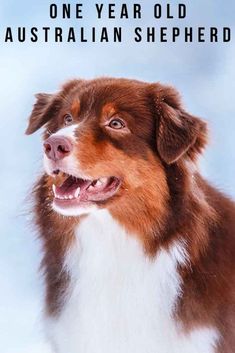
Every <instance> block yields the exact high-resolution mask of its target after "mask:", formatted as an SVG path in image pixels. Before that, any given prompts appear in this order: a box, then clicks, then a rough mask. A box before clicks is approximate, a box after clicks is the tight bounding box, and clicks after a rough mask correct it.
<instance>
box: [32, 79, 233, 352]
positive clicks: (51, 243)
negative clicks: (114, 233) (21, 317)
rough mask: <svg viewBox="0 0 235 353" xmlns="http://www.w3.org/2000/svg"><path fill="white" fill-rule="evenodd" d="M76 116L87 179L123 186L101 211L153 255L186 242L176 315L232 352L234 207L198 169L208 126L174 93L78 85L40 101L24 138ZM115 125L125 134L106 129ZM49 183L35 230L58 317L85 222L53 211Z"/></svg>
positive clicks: (119, 82) (104, 82)
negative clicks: (213, 334) (67, 257)
mask: <svg viewBox="0 0 235 353" xmlns="http://www.w3.org/2000/svg"><path fill="white" fill-rule="evenodd" d="M65 114H72V115H73V117H74V119H75V122H79V123H80V126H81V129H79V130H78V131H77V144H76V152H75V153H76V157H77V159H78V160H79V164H80V167H81V169H82V171H83V172H84V173H85V174H88V175H90V176H91V177H94V178H99V177H102V176H104V175H113V176H117V177H119V178H120V179H121V180H122V185H121V188H120V190H119V191H118V193H117V194H116V195H114V196H113V197H112V198H111V199H109V200H106V201H105V202H101V203H100V204H99V207H101V208H102V207H106V208H108V209H109V210H110V212H111V213H112V215H113V217H114V218H116V219H117V220H118V221H119V222H120V223H121V224H122V225H123V226H124V227H126V229H127V230H129V231H131V232H132V233H134V234H136V235H137V236H138V238H139V239H140V241H141V242H142V244H143V247H144V249H145V251H146V256H155V255H156V253H157V251H158V249H159V247H160V246H161V247H165V248H168V247H169V246H170V244H171V243H172V241H174V240H176V239H178V238H181V239H182V238H183V239H184V241H185V244H186V249H187V252H188V254H189V263H188V266H187V267H186V268H185V267H184V268H180V269H179V270H180V273H181V276H182V279H183V286H182V297H181V299H180V301H179V303H178V306H177V309H176V312H175V315H176V317H177V318H178V320H180V321H181V323H182V325H183V327H184V328H185V330H186V331H187V330H190V329H192V328H194V327H200V326H209V327H210V326H214V327H216V328H217V329H218V330H219V332H220V334H221V339H220V342H219V347H218V352H220V353H232V352H233V351H234V347H235V266H234V265H235V205H234V203H233V202H232V201H231V200H229V199H228V198H227V197H225V196H224V195H223V194H222V193H220V192H219V191H217V190H216V189H214V188H213V187H212V186H210V185H209V184H208V183H207V182H206V181H205V180H204V179H203V178H202V177H201V176H200V174H199V173H198V172H197V171H196V170H194V169H193V168H192V166H194V165H195V163H196V160H197V156H198V155H199V154H200V153H201V152H202V150H203V148H204V147H205V144H206V141H207V128H206V124H205V122H203V121H202V120H201V119H199V118H196V117H193V116H192V115H190V114H188V113H187V112H185V110H184V109H183V108H182V105H181V103H180V99H179V96H178V94H177V92H176V91H175V90H174V89H173V88H171V87H165V86H163V85H160V84H159V83H157V84H148V83H143V82H139V81H135V80H126V79H111V78H101V79H96V80H92V81H83V80H73V81H71V82H69V83H67V84H66V85H64V86H63V88H62V90H61V91H60V92H59V93H57V94H55V95H54V96H53V95H44V94H40V95H38V96H37V102H36V104H35V106H34V110H33V112H32V115H31V117H30V123H29V127H28V129H27V133H28V134H30V133H33V132H34V131H36V130H37V129H38V128H40V127H41V126H43V125H45V124H46V132H45V134H44V137H45V138H46V137H48V134H51V133H53V132H55V131H57V130H58V129H59V128H61V127H62V126H63V117H64V115H65ZM112 116H119V117H121V118H122V119H123V120H125V121H126V123H127V126H128V128H127V129H126V130H123V131H122V132H121V131H120V132H118V133H117V132H115V131H111V130H108V129H107V128H106V125H105V124H106V122H107V121H108V120H109V119H110V118H111V117H112ZM51 179H52V178H51V177H50V176H46V175H44V176H43V177H42V178H41V179H40V180H39V182H38V184H37V186H36V188H35V194H36V207H35V215H36V223H37V225H38V227H39V231H40V234H41V237H42V239H43V241H44V251H45V256H44V262H43V266H44V269H45V274H46V282H47V310H48V312H49V313H50V314H54V315H56V313H57V312H58V310H60V308H61V306H62V305H63V303H61V298H62V296H61V293H62V292H64V291H66V287H67V283H68V282H69V275H68V273H65V272H64V270H63V268H62V261H63V255H64V254H65V251H66V249H68V247H69V246H70V245H71V242H72V241H73V237H74V235H73V229H74V225H75V224H77V223H78V222H79V218H75V217H62V216H60V215H58V214H56V213H55V212H54V211H52V210H51V202H52V194H51V183H52V180H51Z"/></svg>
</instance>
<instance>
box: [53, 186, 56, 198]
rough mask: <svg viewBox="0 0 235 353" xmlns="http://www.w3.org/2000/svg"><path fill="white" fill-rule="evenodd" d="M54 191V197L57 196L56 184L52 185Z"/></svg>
mask: <svg viewBox="0 0 235 353" xmlns="http://www.w3.org/2000/svg"><path fill="white" fill-rule="evenodd" d="M52 190H53V193H54V195H55V196H56V187H55V184H52Z"/></svg>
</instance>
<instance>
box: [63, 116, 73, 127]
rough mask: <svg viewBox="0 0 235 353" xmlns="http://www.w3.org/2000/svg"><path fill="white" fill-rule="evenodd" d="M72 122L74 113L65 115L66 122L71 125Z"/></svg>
mask: <svg viewBox="0 0 235 353" xmlns="http://www.w3.org/2000/svg"><path fill="white" fill-rule="evenodd" d="M72 122H73V117H72V115H70V114H66V115H65V116H64V124H65V125H70V124H72Z"/></svg>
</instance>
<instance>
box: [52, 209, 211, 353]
mask: <svg viewBox="0 0 235 353" xmlns="http://www.w3.org/2000/svg"><path fill="white" fill-rule="evenodd" d="M76 237H77V242H76V245H74V246H73V248H72V249H70V252H69V253H68V254H67V257H66V259H65V266H66V267H67V269H68V271H69V272H70V275H71V277H72V285H71V288H70V293H69V294H68V296H67V299H66V302H65V306H64V308H63V310H62V312H61V314H60V315H59V316H58V317H57V318H56V319H55V318H53V319H51V318H50V319H48V324H49V325H48V329H49V332H50V337H51V340H52V342H53V343H54V346H55V347H56V350H55V351H56V352H58V353H201V352H203V353H212V352H214V348H213V347H214V343H215V342H216V338H217V335H216V332H215V331H214V330H213V329H210V328H203V329H200V330H195V331H193V332H191V333H190V334H189V335H187V336H186V335H184V334H183V333H182V332H180V328H179V327H178V328H177V323H176V322H175V320H174V319H173V316H172V312H173V310H174V305H175V304H176V301H177V298H178V296H179V295H180V285H181V280H180V276H179V274H178V272H177V264H178V263H184V262H185V261H186V254H185V251H184V248H183V247H182V244H180V243H175V244H174V245H173V246H172V248H171V249H170V251H168V252H167V251H165V250H162V251H161V252H159V254H158V255H157V257H156V258H155V259H154V260H150V259H148V258H147V257H146V256H145V255H144V253H143V250H142V248H141V246H140V244H139V243H138V241H137V240H136V238H135V237H134V236H131V235H128V234H126V232H125V230H124V229H122V228H121V226H120V225H118V224H117V223H116V222H115V221H114V220H113V218H112V217H111V215H110V214H109V213H108V212H107V211H99V212H96V213H94V214H92V215H89V216H88V217H87V218H86V219H84V220H83V221H82V223H81V224H80V225H79V227H78V229H77V234H76Z"/></svg>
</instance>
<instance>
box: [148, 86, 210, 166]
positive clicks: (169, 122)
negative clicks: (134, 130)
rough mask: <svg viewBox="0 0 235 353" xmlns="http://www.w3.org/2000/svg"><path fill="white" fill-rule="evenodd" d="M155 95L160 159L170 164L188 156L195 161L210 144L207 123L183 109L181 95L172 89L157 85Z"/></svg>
mask: <svg viewBox="0 0 235 353" xmlns="http://www.w3.org/2000/svg"><path fill="white" fill-rule="evenodd" d="M154 91H155V93H154V105H155V113H156V115H157V119H156V120H157V128H156V134H157V136H156V140H157V149H158V153H159V155H160V157H161V158H162V159H163V160H164V161H165V162H166V163H167V164H171V163H174V162H176V161H177V160H178V159H180V158H181V157H182V156H184V155H186V154H187V155H188V156H189V157H190V158H191V159H193V160H194V159H195V158H196V157H197V155H198V154H199V153H201V151H202V149H203V148H204V147H205V145H206V142H207V126H206V123H205V122H204V121H202V120H201V119H199V118H197V117H194V116H192V115H190V114H188V113H187V112H185V111H184V110H183V109H182V107H181V104H180V99H179V95H178V92H177V91H176V90H175V89H173V88H172V87H165V86H161V85H160V84H156V85H155V87H154Z"/></svg>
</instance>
